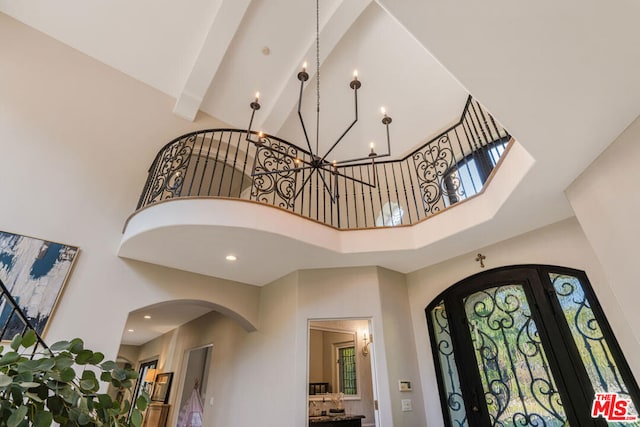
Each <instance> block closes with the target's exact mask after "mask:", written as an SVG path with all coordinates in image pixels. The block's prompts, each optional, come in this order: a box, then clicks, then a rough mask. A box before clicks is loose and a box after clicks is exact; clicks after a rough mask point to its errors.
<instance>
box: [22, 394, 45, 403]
mask: <svg viewBox="0 0 640 427" xmlns="http://www.w3.org/2000/svg"><path fill="white" fill-rule="evenodd" d="M24 395H25V396H27V397H28V398H29V399H31V400H33V401H34V402H38V403H42V402H43V400H42V399H40V396H38V395H37V394H35V393H29V392H26V393H25V394H24Z"/></svg>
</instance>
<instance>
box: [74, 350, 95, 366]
mask: <svg viewBox="0 0 640 427" xmlns="http://www.w3.org/2000/svg"><path fill="white" fill-rule="evenodd" d="M92 357H93V351H91V350H82V351H80V352H79V353H78V355H77V356H76V363H77V364H78V365H86V364H87V362H89V360H91V358H92Z"/></svg>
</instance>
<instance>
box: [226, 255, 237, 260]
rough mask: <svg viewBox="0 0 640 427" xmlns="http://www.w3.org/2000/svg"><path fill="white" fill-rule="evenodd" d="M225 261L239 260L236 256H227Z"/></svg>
mask: <svg viewBox="0 0 640 427" xmlns="http://www.w3.org/2000/svg"><path fill="white" fill-rule="evenodd" d="M225 259H226V260H227V261H235V260H237V259H238V258H237V257H236V256H235V255H227V256H226V257H225Z"/></svg>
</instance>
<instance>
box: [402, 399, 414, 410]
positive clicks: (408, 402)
mask: <svg viewBox="0 0 640 427" xmlns="http://www.w3.org/2000/svg"><path fill="white" fill-rule="evenodd" d="M401 402H402V412H409V411H413V405H412V404H411V403H412V402H411V399H402V401H401Z"/></svg>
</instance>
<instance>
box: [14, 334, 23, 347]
mask: <svg viewBox="0 0 640 427" xmlns="http://www.w3.org/2000/svg"><path fill="white" fill-rule="evenodd" d="M20 344H22V335H20V334H16V335H15V336H14V337H13V339H12V340H11V348H12V349H13V350H14V351H16V350H18V349H19V348H20Z"/></svg>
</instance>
